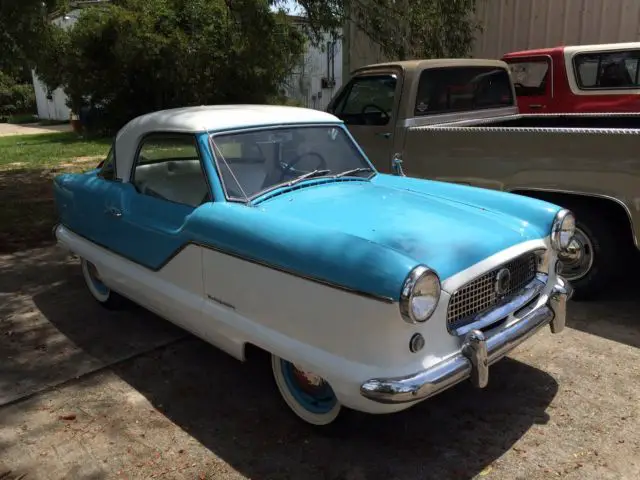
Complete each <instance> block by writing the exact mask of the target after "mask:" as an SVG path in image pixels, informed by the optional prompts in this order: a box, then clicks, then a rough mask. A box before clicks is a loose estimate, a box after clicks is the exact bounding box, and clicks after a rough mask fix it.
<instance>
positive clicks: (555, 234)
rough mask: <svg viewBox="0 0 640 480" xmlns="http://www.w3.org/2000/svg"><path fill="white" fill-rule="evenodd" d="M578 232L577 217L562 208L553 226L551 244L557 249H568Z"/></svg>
mask: <svg viewBox="0 0 640 480" xmlns="http://www.w3.org/2000/svg"><path fill="white" fill-rule="evenodd" d="M575 232H576V218H575V217H574V216H573V213H571V212H570V211H569V210H565V209H562V210H560V211H559V212H558V213H557V214H556V218H554V219H553V225H552V226H551V246H552V247H553V248H554V249H555V250H557V251H563V250H566V249H567V247H569V244H570V243H571V239H573V235H574V234H575Z"/></svg>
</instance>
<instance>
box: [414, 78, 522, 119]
mask: <svg viewBox="0 0 640 480" xmlns="http://www.w3.org/2000/svg"><path fill="white" fill-rule="evenodd" d="M513 105H514V99H513V91H512V90H511V79H510V77H509V73H508V72H507V70H506V69H505V68H500V67H443V68H427V69H425V70H424V71H423V72H422V74H420V82H419V84H418V93H417V95H416V106H415V113H414V114H415V115H416V116H422V115H429V114H437V113H453V112H468V111H472V110H483V109H487V108H501V107H511V106H513Z"/></svg>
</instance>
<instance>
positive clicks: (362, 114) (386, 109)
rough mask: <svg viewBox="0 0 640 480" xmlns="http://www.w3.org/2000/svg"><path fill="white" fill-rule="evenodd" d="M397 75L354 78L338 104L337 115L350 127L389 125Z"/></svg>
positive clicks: (336, 107)
mask: <svg viewBox="0 0 640 480" xmlns="http://www.w3.org/2000/svg"><path fill="white" fill-rule="evenodd" d="M397 81H398V79H397V77H396V75H392V74H384V75H365V76H361V77H356V78H354V79H353V80H352V81H351V83H350V84H349V86H348V87H347V88H346V89H345V91H344V93H343V94H342V96H341V98H339V99H338V101H337V102H336V106H335V109H334V113H335V115H336V116H338V117H339V118H340V119H341V120H343V121H344V123H345V124H347V125H378V126H382V125H387V124H388V123H389V121H390V119H391V116H392V113H393V105H394V99H395V93H396V84H397Z"/></svg>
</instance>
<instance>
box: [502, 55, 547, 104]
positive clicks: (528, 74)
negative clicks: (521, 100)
mask: <svg viewBox="0 0 640 480" xmlns="http://www.w3.org/2000/svg"><path fill="white" fill-rule="evenodd" d="M509 69H510V70H511V77H512V78H513V83H514V85H515V89H516V95H517V96H519V97H532V96H536V95H544V94H545V93H546V91H547V84H548V83H549V73H548V72H549V60H548V59H546V58H544V59H540V60H529V61H526V62H513V63H510V64H509Z"/></svg>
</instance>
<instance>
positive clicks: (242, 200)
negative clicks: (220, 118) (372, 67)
mask: <svg viewBox="0 0 640 480" xmlns="http://www.w3.org/2000/svg"><path fill="white" fill-rule="evenodd" d="M309 127H335V128H339V129H340V130H342V131H343V132H344V134H345V135H346V136H347V138H348V141H350V142H351V144H352V145H353V146H354V147H355V150H356V152H357V154H358V155H359V156H360V158H361V159H362V160H364V164H363V165H362V166H363V167H369V168H371V172H369V175H368V176H367V177H357V178H359V179H361V180H363V181H369V180H371V179H372V178H374V177H375V176H376V175H378V173H379V172H378V170H377V169H376V167H375V166H374V165H373V163H371V160H369V157H367V155H366V153H365V152H364V150H363V149H362V147H360V145H359V144H358V142H357V141H356V139H355V138H354V137H353V135H351V132H349V129H347V128H346V127H345V125H344V123H341V122H311V123H305V122H303V123H289V124H276V125H258V126H251V127H240V128H232V129H228V130H215V131H207V132H206V133H207V136H208V137H209V138H208V141H209V148H210V149H211V156H212V158H213V165H214V167H215V169H216V174H217V176H218V180H219V181H220V185H221V186H222V192H223V193H224V198H225V200H226V201H227V202H234V203H244V204H246V205H249V204H251V202H252V201H253V200H255V199H256V198H259V197H261V196H263V195H265V194H267V193H270V192H273V191H275V190H277V189H279V188H286V187H287V184H288V183H289V182H291V181H292V180H294V179H289V180H286V181H283V182H280V183H277V184H274V185H271V186H269V187H267V188H264V189H262V190H260V191H258V192H256V193H254V194H253V195H248V196H247V197H246V198H240V197H232V196H229V193H228V192H227V186H226V182H225V181H224V177H223V176H222V171H221V166H220V163H219V158H218V155H217V154H216V150H217V144H216V143H215V137H220V136H226V135H233V134H236V133H249V132H257V131H269V130H286V129H292V128H309ZM224 168H227V167H226V166H224ZM338 173H340V172H336V173H329V174H326V175H318V176H313V177H310V178H308V179H304V180H302V181H301V182H300V183H306V182H313V181H316V180H327V179H332V178H333V177H334V176H335V175H337V174H338ZM344 178H348V176H347V177H340V178H339V179H336V180H341V179H344Z"/></svg>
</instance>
